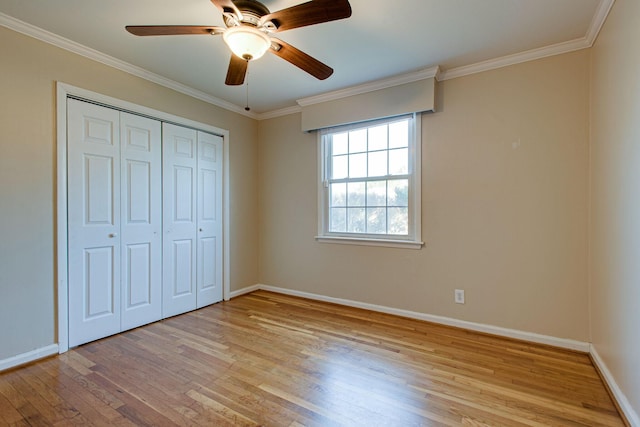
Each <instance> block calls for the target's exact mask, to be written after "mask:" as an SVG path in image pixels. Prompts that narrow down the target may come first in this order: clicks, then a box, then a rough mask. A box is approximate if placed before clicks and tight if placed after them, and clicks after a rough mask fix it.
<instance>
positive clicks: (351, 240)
mask: <svg viewBox="0 0 640 427" xmlns="http://www.w3.org/2000/svg"><path fill="white" fill-rule="evenodd" d="M316 241H318V242H319V243H336V244H340V245H359V246H382V247H387V248H402V249H421V248H422V246H423V245H424V242H417V241H413V240H390V239H371V238H362V237H343V236H316Z"/></svg>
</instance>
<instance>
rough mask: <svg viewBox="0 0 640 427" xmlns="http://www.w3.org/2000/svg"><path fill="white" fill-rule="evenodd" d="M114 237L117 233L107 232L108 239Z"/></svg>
mask: <svg viewBox="0 0 640 427" xmlns="http://www.w3.org/2000/svg"><path fill="white" fill-rule="evenodd" d="M114 237H118V233H109V238H110V239H113V238H114Z"/></svg>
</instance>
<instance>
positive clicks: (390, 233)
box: [321, 116, 419, 240]
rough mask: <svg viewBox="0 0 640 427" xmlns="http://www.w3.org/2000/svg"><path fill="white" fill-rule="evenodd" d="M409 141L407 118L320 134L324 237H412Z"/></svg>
mask: <svg viewBox="0 0 640 427" xmlns="http://www.w3.org/2000/svg"><path fill="white" fill-rule="evenodd" d="M415 139H416V130H415V118H414V117H413V116H403V117H398V118H393V119H387V120H384V121H376V122H373V123H368V124H360V125H351V126H345V127H341V128H337V129H332V130H329V131H325V132H324V134H323V135H322V141H321V143H322V144H323V149H324V150H323V154H324V155H323V156H322V158H323V160H324V162H323V164H322V165H321V167H322V168H323V169H322V170H323V171H324V181H323V187H324V188H323V192H324V194H323V196H324V197H322V200H323V205H324V206H323V209H324V213H323V215H324V218H323V219H324V221H323V222H324V227H323V230H321V232H323V234H324V235H335V236H342V235H343V236H354V235H355V236H371V237H373V238H392V239H404V240H410V239H413V238H414V234H415V231H416V230H415V226H414V225H413V224H414V222H415V221H414V220H415V214H414V212H413V208H414V207H415V206H414V205H415V200H413V199H414V197H415V196H416V194H415V193H416V191H415V189H413V188H412V187H413V186H414V185H415V179H414V177H415V174H416V170H419V165H418V166H417V165H416V161H415V160H416V159H415V152H416V143H415ZM412 195H413V196H414V197H412ZM418 196H419V195H418Z"/></svg>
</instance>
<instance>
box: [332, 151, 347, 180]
mask: <svg viewBox="0 0 640 427" xmlns="http://www.w3.org/2000/svg"><path fill="white" fill-rule="evenodd" d="M348 157H349V156H334V157H332V158H331V160H332V161H333V162H332V164H331V178H333V179H342V178H346V177H348V176H349V163H348V161H349V160H348Z"/></svg>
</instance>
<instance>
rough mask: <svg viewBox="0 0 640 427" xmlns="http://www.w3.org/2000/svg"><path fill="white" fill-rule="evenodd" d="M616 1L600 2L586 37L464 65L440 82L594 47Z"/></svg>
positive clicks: (445, 75)
mask: <svg viewBox="0 0 640 427" xmlns="http://www.w3.org/2000/svg"><path fill="white" fill-rule="evenodd" d="M614 3H615V0H600V4H599V5H598V9H597V10H596V13H595V15H594V16H593V20H592V21H591V25H590V26H589V30H588V31H587V34H585V36H584V37H581V38H578V39H575V40H569V41H566V42H563V43H557V44H554V45H550V46H545V47H541V48H537V49H531V50H527V51H525V52H519V53H515V54H513V55H506V56H502V57H500V58H493V59H489V60H487V61H482V62H477V63H475V64H470V65H463V66H461V67H456V68H451V69H449V70H444V71H442V72H441V73H440V78H439V79H438V80H439V81H444V80H450V79H455V78H458V77H463V76H468V75H471V74H476V73H481V72H483V71H490V70H495V69H498V68H502V67H507V66H509V65H515V64H520V63H523V62H528V61H535V60H536V59H542V58H546V57H549V56H554V55H561V54H563V53H569V52H573V51H576V50H580V49H587V48H590V47H591V46H593V43H594V42H595V40H596V38H597V37H598V34H599V33H600V30H601V29H602V26H603V25H604V22H605V21H606V19H607V16H608V15H609V11H611V8H612V7H613V4H614Z"/></svg>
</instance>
